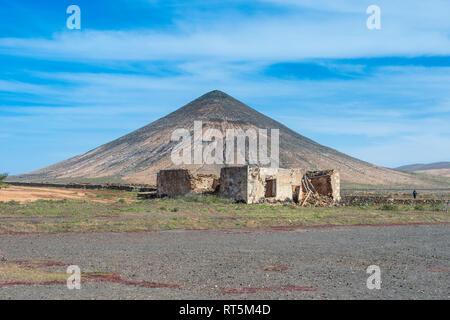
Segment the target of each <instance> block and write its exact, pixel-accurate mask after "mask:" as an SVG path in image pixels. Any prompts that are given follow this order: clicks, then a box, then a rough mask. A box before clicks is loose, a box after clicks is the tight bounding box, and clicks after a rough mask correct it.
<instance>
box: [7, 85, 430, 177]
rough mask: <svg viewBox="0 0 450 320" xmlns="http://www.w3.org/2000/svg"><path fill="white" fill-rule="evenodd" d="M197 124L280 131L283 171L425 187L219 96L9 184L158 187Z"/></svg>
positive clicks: (209, 169)
mask: <svg viewBox="0 0 450 320" xmlns="http://www.w3.org/2000/svg"><path fill="white" fill-rule="evenodd" d="M194 121H202V122H203V131H205V130H206V129H208V128H218V129H221V130H222V132H223V133H224V135H225V130H226V129H228V128H233V129H236V128H241V129H244V130H247V129H248V128H254V129H256V130H257V129H258V128H261V129H279V130H280V156H279V157H280V166H281V167H299V168H304V169H306V170H318V169H328V168H335V169H337V170H339V172H340V174H341V179H342V180H343V181H345V182H349V183H358V184H384V185H392V184H397V185H398V184H413V185H417V184H422V185H423V184H424V183H423V181H421V180H419V179H418V178H417V177H414V176H413V175H411V174H409V173H404V172H399V171H395V170H391V169H387V168H382V167H378V166H375V165H372V164H370V163H367V162H364V161H361V160H358V159H355V158H353V157H350V156H348V155H345V154H343V153H341V152H338V151H336V150H333V149H331V148H328V147H325V146H322V145H320V144H318V143H316V142H314V141H312V140H310V139H308V138H306V137H304V136H302V135H300V134H298V133H296V132H294V131H292V130H291V129H289V128H287V127H286V126H284V125H282V124H281V123H279V122H277V121H275V120H272V119H271V118H269V117H267V116H265V115H263V114H261V113H259V112H258V111H256V110H254V109H252V108H250V107H249V106H247V105H245V104H243V103H242V102H240V101H238V100H236V99H234V98H232V97H231V96H229V95H227V94H225V93H223V92H221V91H217V90H215V91H211V92H209V93H207V94H205V95H203V96H201V97H200V98H198V99H196V100H194V101H192V102H190V103H189V104H187V105H185V106H184V107H182V108H180V109H178V110H176V111H174V112H172V113H170V114H169V115H167V116H165V117H163V118H161V119H159V120H156V121H154V122H152V123H150V124H148V125H147V126H145V127H142V128H140V129H138V130H136V131H134V132H131V133H130V134H127V135H125V136H123V137H121V138H119V139H116V140H114V141H112V142H109V143H107V144H105V145H102V146H100V147H98V148H96V149H93V150H91V151H89V152H87V153H85V154H82V155H79V156H76V157H73V158H70V159H68V160H65V161H62V162H59V163H56V164H54V165H51V166H49V167H46V168H43V169H40V170H37V171H34V172H31V173H29V174H25V175H20V176H12V177H10V179H9V180H10V181H30V182H45V181H48V182H50V181H86V179H99V178H103V179H104V180H106V181H108V180H112V179H114V180H115V181H117V180H116V179H118V178H120V179H121V181H123V182H128V183H145V184H154V183H155V181H156V173H157V172H158V171H159V170H160V169H163V168H173V167H176V166H175V165H173V163H172V161H171V151H172V149H173V147H174V146H175V145H177V144H178V142H172V141H171V134H172V132H173V131H174V130H175V129H177V128H186V129H189V130H190V131H191V135H192V136H193V127H194ZM269 132H270V131H269ZM268 144H269V146H270V143H268ZM224 148H226V146H225V143H224ZM183 167H185V168H188V169H191V170H192V171H193V172H197V173H214V174H219V170H220V166H218V165H183Z"/></svg>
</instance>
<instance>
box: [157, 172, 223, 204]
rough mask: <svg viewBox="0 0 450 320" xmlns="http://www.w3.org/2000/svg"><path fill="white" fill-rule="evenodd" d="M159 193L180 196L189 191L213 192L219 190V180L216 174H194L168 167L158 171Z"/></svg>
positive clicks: (159, 194)
mask: <svg viewBox="0 0 450 320" xmlns="http://www.w3.org/2000/svg"><path fill="white" fill-rule="evenodd" d="M156 183H157V190H158V191H157V195H158V197H163V196H169V197H174V196H179V195H184V194H187V193H191V192H192V193H213V192H214V191H216V190H217V187H218V184H219V180H218V179H217V177H215V176H214V175H206V174H200V175H197V176H194V175H192V174H191V173H190V172H189V170H186V169H168V170H161V171H159V172H158V175H157V178H156Z"/></svg>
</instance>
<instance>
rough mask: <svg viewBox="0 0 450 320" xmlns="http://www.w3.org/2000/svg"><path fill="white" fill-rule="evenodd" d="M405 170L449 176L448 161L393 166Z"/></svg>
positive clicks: (449, 163) (449, 164) (449, 166)
mask: <svg viewBox="0 0 450 320" xmlns="http://www.w3.org/2000/svg"><path fill="white" fill-rule="evenodd" d="M395 170H399V171H405V172H416V173H426V174H431V175H435V176H442V177H450V162H434V163H427V164H422V163H417V164H409V165H406V166H401V167H398V168H395Z"/></svg>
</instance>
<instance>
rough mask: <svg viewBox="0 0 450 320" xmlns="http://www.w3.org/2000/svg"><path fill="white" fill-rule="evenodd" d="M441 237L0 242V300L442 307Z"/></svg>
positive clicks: (447, 287) (393, 232)
mask: <svg viewBox="0 0 450 320" xmlns="http://www.w3.org/2000/svg"><path fill="white" fill-rule="evenodd" d="M449 231H450V225H449V224H436V225H416V226H376V227H375V226H352V227H332V228H327V227H323V228H308V227H304V228H279V229H276V228H271V229H268V228H261V229H253V230H246V229H241V230H239V229H236V230H207V231H195V230H191V231H189V230H170V231H157V232H122V233H113V232H104V233H101V232H97V233H55V234H24V235H12V234H9V235H8V234H3V235H1V236H0V256H4V257H6V258H7V259H8V260H7V261H3V262H0V280H1V279H2V270H3V271H4V270H6V269H7V268H10V269H11V270H15V271H14V272H12V273H9V274H14V275H15V277H16V278H15V279H16V283H11V284H9V285H7V284H6V285H5V279H3V284H1V283H2V282H0V299H48V298H52V299H181V298H183V299H374V298H376V299H449V298H450V263H449V261H450V232H449ZM71 264H74V265H78V266H79V267H80V268H81V271H82V272H83V275H84V277H83V280H82V288H81V289H80V290H69V289H67V287H66V286H65V284H64V281H61V275H62V274H64V273H65V271H66V268H67V265H71ZM369 265H378V266H379V267H380V268H381V280H382V284H381V289H380V290H369V289H367V287H366V280H367V277H368V276H369V274H367V273H366V268H367V267H368V266H369ZM2 268H3V269H2ZM30 275H35V276H36V279H33V278H30ZM52 279H53V280H52ZM46 281H47V282H46ZM49 281H50V282H49ZM51 281H54V282H51ZM6 282H7V281H6ZM38 283H41V284H38ZM42 283H43V284H42ZM50 283H53V284H50Z"/></svg>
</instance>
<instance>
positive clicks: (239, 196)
mask: <svg viewBox="0 0 450 320" xmlns="http://www.w3.org/2000/svg"><path fill="white" fill-rule="evenodd" d="M247 181H248V167H247V166H244V167H225V168H222V169H221V170H220V186H219V196H221V197H224V198H232V199H234V200H235V201H243V202H245V203H247V200H248V197H247Z"/></svg>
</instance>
